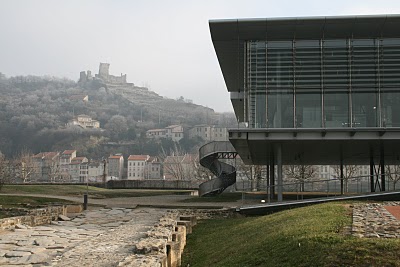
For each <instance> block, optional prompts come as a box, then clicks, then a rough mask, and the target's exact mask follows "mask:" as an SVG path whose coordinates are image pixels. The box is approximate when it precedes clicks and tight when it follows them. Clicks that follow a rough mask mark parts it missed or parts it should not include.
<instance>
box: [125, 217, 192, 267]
mask: <svg viewBox="0 0 400 267" xmlns="http://www.w3.org/2000/svg"><path fill="white" fill-rule="evenodd" d="M196 224H197V219H196V217H195V216H191V215H181V214H180V212H178V211H168V213H167V214H166V215H165V216H163V217H162V218H161V219H160V221H159V223H158V224H156V225H154V226H153V227H152V228H151V229H150V230H149V231H148V232H147V234H146V237H144V238H142V239H141V240H140V241H139V242H138V243H137V244H136V245H135V247H134V254H133V255H131V256H129V257H127V258H125V260H124V261H123V262H121V263H120V264H119V266H135V267H145V266H146V267H155V266H158V267H176V266H181V256H182V253H183V249H184V248H185V245H186V235H187V234H190V233H191V232H192V227H194V226H195V225H196Z"/></svg>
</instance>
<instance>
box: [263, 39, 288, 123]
mask: <svg viewBox="0 0 400 267" xmlns="http://www.w3.org/2000/svg"><path fill="white" fill-rule="evenodd" d="M267 81H268V84H267V94H268V95H267V97H268V99H267V103H268V104H267V114H268V120H267V122H268V127H270V128H293V124H294V123H293V43H292V42H291V41H285V42H268V43H267Z"/></svg>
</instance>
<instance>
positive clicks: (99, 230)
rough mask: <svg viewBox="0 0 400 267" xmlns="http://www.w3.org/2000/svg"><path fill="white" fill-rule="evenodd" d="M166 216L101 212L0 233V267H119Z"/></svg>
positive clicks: (155, 212)
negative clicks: (135, 246) (140, 241)
mask: <svg viewBox="0 0 400 267" xmlns="http://www.w3.org/2000/svg"><path fill="white" fill-rule="evenodd" d="M166 212H167V211H166V210H165V209H143V208H139V209H126V208H111V209H105V208H102V209H99V210H91V211H86V212H84V213H82V214H81V215H79V216H77V217H75V218H74V219H72V220H71V221H59V222H53V223H52V224H51V225H48V226H37V227H26V226H22V225H21V226H19V227H18V228H19V229H15V231H3V232H2V233H1V238H0V265H6V266H9V265H11V266H13V265H18V266H33V265H35V266H38V265H40V266H43V265H44V266H118V264H119V263H120V262H123V261H124V259H125V258H126V257H128V256H130V255H132V251H133V249H134V244H135V243H137V242H138V241H139V240H140V239H141V238H143V237H145V233H146V232H147V231H148V230H149V229H150V227H151V226H153V225H154V224H156V223H157V222H158V221H159V219H160V218H161V217H162V216H163V215H164V214H165V213H166ZM36 264H37V265H36Z"/></svg>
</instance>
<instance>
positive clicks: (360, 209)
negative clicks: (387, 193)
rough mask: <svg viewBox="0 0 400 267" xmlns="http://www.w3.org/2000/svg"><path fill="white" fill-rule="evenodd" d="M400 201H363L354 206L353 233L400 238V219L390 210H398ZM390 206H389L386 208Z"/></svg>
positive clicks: (356, 234)
mask: <svg viewBox="0 0 400 267" xmlns="http://www.w3.org/2000/svg"><path fill="white" fill-rule="evenodd" d="M399 206H400V202H399V201H397V202H394V201H391V202H383V203H368V204H365V203H362V204H355V205H354V207H353V226H352V234H353V235H354V236H357V237H369V238H372V237H376V238H400V220H398V219H397V218H396V217H395V216H394V215H397V214H396V213H395V214H394V215H393V214H392V213H390V212H389V211H388V210H391V211H392V212H393V211H394V210H397V208H398V207H399ZM386 207H389V208H386Z"/></svg>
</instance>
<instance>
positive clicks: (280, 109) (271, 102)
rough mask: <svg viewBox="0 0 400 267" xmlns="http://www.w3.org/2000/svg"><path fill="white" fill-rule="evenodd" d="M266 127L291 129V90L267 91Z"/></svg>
mask: <svg viewBox="0 0 400 267" xmlns="http://www.w3.org/2000/svg"><path fill="white" fill-rule="evenodd" d="M267 108H268V127H269V128H293V90H292V89H291V88H290V89H286V90H285V89H280V90H279V91H278V90H268V107H267Z"/></svg>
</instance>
